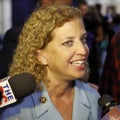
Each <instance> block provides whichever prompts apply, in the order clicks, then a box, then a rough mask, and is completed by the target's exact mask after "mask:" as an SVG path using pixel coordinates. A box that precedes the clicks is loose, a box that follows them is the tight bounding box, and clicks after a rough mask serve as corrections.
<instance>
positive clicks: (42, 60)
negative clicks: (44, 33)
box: [37, 50, 47, 65]
mask: <svg viewBox="0 0 120 120" xmlns="http://www.w3.org/2000/svg"><path fill="white" fill-rule="evenodd" d="M37 60H38V62H40V63H41V64H42V65H47V60H46V58H45V56H44V52H43V51H42V50H37Z"/></svg>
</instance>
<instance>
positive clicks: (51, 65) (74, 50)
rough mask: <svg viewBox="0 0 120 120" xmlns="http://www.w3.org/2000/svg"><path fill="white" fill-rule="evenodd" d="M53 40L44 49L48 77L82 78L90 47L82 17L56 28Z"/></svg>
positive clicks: (63, 78)
mask: <svg viewBox="0 0 120 120" xmlns="http://www.w3.org/2000/svg"><path fill="white" fill-rule="evenodd" d="M53 34H54V35H53V36H54V37H53V40H51V42H49V43H48V45H47V46H46V48H45V49H44V50H42V52H43V54H42V55H43V58H44V59H45V61H46V68H47V77H48V78H52V79H53V78H54V79H62V80H73V79H77V78H81V77H83V76H84V74H85V68H86V64H85V63H86V61H87V57H88V54H89V49H88V46H87V44H86V37H87V34H86V30H85V28H84V25H83V23H82V21H81V20H80V19H74V20H72V21H70V22H66V23H65V24H64V25H63V26H61V27H59V28H55V30H54V31H53Z"/></svg>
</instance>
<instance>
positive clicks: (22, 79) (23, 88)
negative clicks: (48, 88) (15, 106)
mask: <svg viewBox="0 0 120 120" xmlns="http://www.w3.org/2000/svg"><path fill="white" fill-rule="evenodd" d="M35 87H36V84H35V78H34V77H33V76H32V75H31V74H29V73H21V74H16V75H14V76H12V77H10V76H8V77H5V78H3V79H2V80H0V93H1V95H0V97H1V100H0V108H2V107H4V106H7V105H9V104H12V103H15V102H16V101H17V99H21V98H24V97H26V96H28V95H29V94H31V93H32V92H34V90H35Z"/></svg>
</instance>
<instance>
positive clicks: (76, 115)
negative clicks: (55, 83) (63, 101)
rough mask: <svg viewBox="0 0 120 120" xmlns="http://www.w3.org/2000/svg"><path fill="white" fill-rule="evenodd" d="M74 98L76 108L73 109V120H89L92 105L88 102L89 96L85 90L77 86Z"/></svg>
mask: <svg viewBox="0 0 120 120" xmlns="http://www.w3.org/2000/svg"><path fill="white" fill-rule="evenodd" d="M74 90H75V96H74V108H73V120H88V119H89V117H90V108H91V105H90V103H89V101H88V98H87V95H86V93H85V91H84V90H83V87H82V86H81V85H80V86H78V85H77V83H76V86H75V89H74Z"/></svg>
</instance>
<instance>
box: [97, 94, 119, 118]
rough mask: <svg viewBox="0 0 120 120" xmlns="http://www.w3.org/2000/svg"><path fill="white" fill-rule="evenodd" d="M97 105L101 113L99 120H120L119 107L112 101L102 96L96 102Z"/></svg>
mask: <svg viewBox="0 0 120 120" xmlns="http://www.w3.org/2000/svg"><path fill="white" fill-rule="evenodd" d="M98 105H99V107H100V108H101V110H102V112H103V117H102V119H101V120H120V105H117V103H116V102H115V101H114V99H113V98H112V97H111V96H109V95H107V94H104V95H102V96H101V97H100V98H99V100H98Z"/></svg>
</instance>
